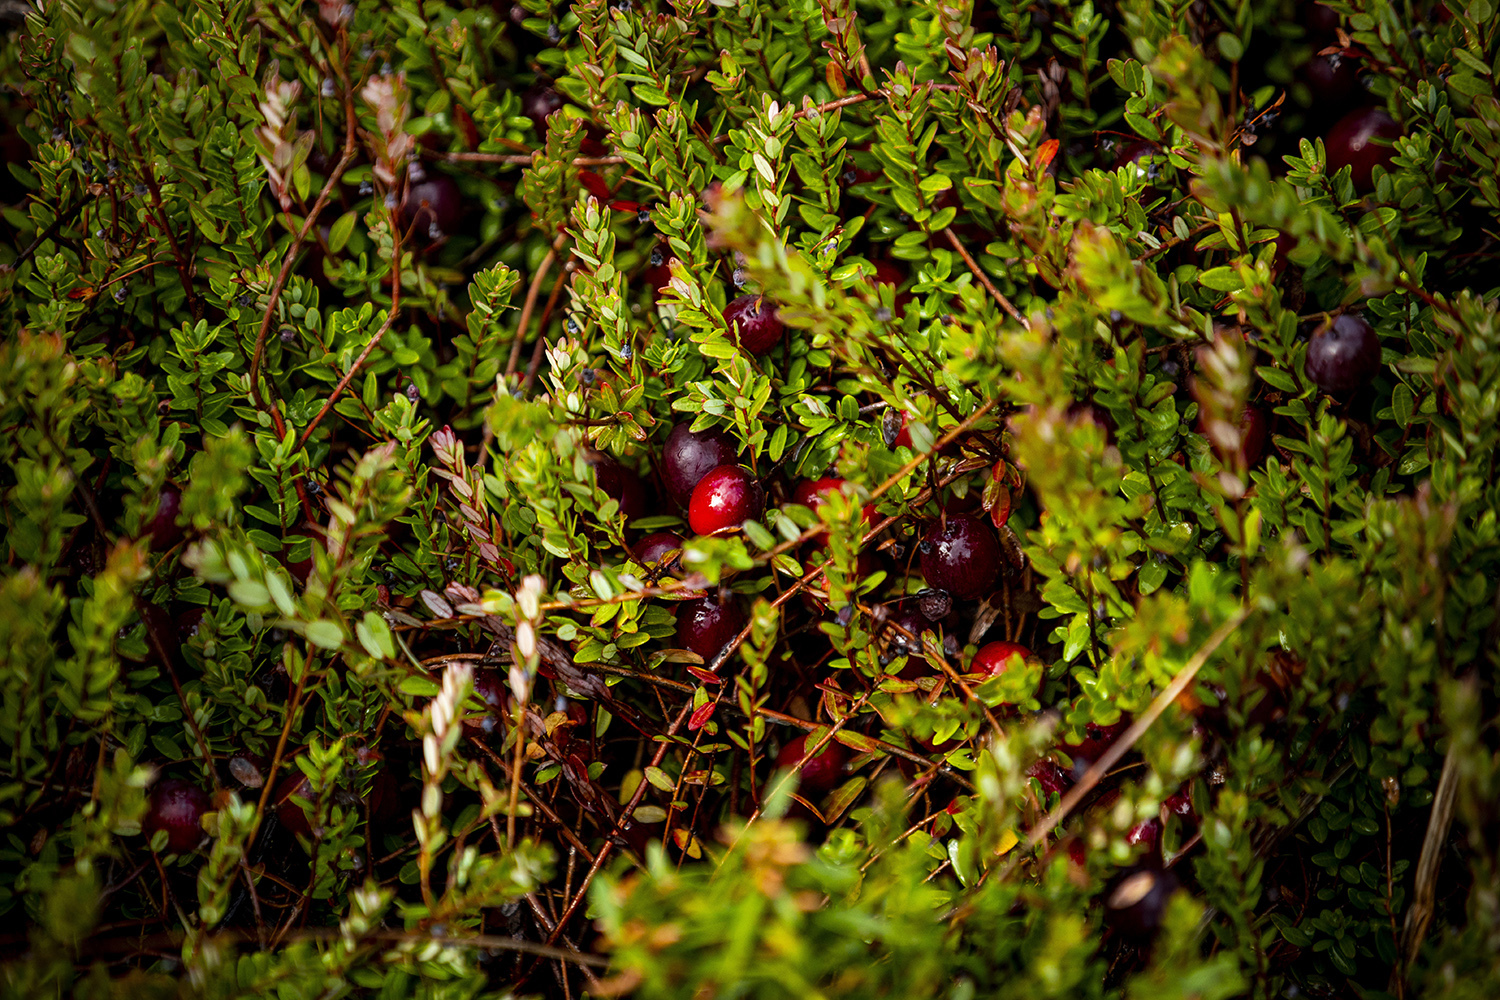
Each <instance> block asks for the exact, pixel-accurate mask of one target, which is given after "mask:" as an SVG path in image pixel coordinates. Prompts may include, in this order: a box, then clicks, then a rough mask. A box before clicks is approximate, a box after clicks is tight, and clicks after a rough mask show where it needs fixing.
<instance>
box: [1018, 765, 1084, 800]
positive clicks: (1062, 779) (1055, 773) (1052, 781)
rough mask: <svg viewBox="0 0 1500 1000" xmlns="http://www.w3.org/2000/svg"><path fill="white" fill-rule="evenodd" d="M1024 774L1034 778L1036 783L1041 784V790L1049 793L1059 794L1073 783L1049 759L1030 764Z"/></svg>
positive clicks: (1065, 773)
mask: <svg viewBox="0 0 1500 1000" xmlns="http://www.w3.org/2000/svg"><path fill="white" fill-rule="evenodd" d="M1026 775H1027V777H1030V778H1035V779H1036V781H1037V784H1039V785H1041V786H1042V791H1044V792H1046V793H1048V794H1049V795H1060V794H1062V793H1063V792H1065V791H1067V790H1068V789H1069V788H1070V787H1072V784H1073V782H1072V780H1071V779H1070V778H1069V777H1068V775H1067V772H1066V771H1064V770H1063V769H1062V768H1060V767H1058V766H1057V764H1056V762H1054V761H1050V760H1039V761H1037V762H1036V763H1035V764H1032V765H1031V766H1030V767H1028V768H1027V769H1026Z"/></svg>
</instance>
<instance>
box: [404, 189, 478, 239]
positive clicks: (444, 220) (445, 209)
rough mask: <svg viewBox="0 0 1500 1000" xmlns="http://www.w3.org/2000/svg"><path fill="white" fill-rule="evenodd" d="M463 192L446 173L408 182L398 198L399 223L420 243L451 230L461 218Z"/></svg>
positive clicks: (454, 228)
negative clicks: (403, 192) (399, 199)
mask: <svg viewBox="0 0 1500 1000" xmlns="http://www.w3.org/2000/svg"><path fill="white" fill-rule="evenodd" d="M463 217H464V210H463V195H461V194H460V193H459V191H458V185H457V184H455V183H454V182H453V178H451V177H449V176H447V175H446V174H428V175H427V178H426V180H423V181H419V182H417V183H414V184H410V185H408V186H407V189H406V197H405V198H403V199H402V201H401V219H402V222H403V223H404V224H405V225H406V226H407V228H409V229H410V230H411V231H412V235H413V236H414V238H415V239H417V240H418V241H419V242H420V241H423V240H427V239H433V238H435V236H434V230H436V234H437V235H442V234H443V233H451V232H453V231H454V230H456V229H457V228H458V226H459V223H461V222H462V221H463Z"/></svg>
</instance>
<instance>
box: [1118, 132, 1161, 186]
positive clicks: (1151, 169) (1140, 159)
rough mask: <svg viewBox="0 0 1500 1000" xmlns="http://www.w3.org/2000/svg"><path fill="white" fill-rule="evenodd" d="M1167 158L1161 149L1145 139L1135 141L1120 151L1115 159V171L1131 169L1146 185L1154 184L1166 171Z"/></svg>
mask: <svg viewBox="0 0 1500 1000" xmlns="http://www.w3.org/2000/svg"><path fill="white" fill-rule="evenodd" d="M1166 162H1167V157H1166V154H1165V153H1163V152H1162V150H1161V147H1160V146H1158V145H1157V144H1156V143H1154V142H1148V141H1146V140H1145V139H1140V140H1137V141H1136V142H1132V143H1130V144H1129V145H1127V146H1125V147H1124V148H1123V149H1121V150H1120V153H1119V155H1118V156H1116V157H1115V169H1116V170H1119V169H1120V168H1121V167H1133V168H1134V170H1135V173H1136V175H1137V176H1138V177H1140V178H1141V179H1143V180H1145V181H1146V182H1147V185H1148V186H1149V185H1151V184H1155V183H1156V182H1157V181H1158V180H1160V179H1161V176H1162V173H1163V171H1165V170H1166Z"/></svg>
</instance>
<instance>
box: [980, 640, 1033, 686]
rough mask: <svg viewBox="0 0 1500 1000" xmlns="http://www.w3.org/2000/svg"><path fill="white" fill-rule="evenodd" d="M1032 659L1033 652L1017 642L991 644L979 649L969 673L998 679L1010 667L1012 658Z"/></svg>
mask: <svg viewBox="0 0 1500 1000" xmlns="http://www.w3.org/2000/svg"><path fill="white" fill-rule="evenodd" d="M1013 656H1019V657H1020V658H1021V659H1023V660H1029V659H1031V650H1029V649H1027V648H1026V647H1025V646H1022V645H1021V644H1020V643H1015V642H990V643H985V644H984V645H983V646H980V647H979V652H977V653H975V654H974V662H972V663H970V664H969V673H971V674H984V675H985V676H986V677H998V676H1000V675H1001V674H1003V673H1005V671H1006V670H1007V669H1009V667H1010V663H1011V657H1013Z"/></svg>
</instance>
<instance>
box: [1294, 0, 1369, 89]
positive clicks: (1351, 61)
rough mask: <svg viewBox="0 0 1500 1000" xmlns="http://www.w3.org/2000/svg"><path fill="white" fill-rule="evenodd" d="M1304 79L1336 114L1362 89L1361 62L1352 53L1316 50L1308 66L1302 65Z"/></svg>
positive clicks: (1309, 87)
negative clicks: (1360, 83) (1322, 52)
mask: <svg viewBox="0 0 1500 1000" xmlns="http://www.w3.org/2000/svg"><path fill="white" fill-rule="evenodd" d="M1320 6H1321V5H1320ZM1302 78H1303V79H1304V80H1305V81H1307V87H1308V89H1309V90H1311V91H1312V95H1313V99H1314V101H1316V103H1317V105H1318V106H1320V107H1323V108H1332V109H1333V112H1334V114H1337V113H1338V110H1339V109H1340V107H1341V106H1342V107H1347V106H1348V103H1349V102H1350V101H1352V100H1353V99H1354V98H1355V97H1356V96H1357V95H1358V94H1359V92H1360V86H1359V61H1358V59H1357V58H1355V55H1354V54H1353V53H1352V52H1331V53H1329V54H1328V55H1321V54H1319V53H1317V52H1314V53H1313V54H1312V58H1310V59H1308V61H1307V65H1305V66H1303V67H1302ZM1329 117H1332V115H1330V116H1329Z"/></svg>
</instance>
